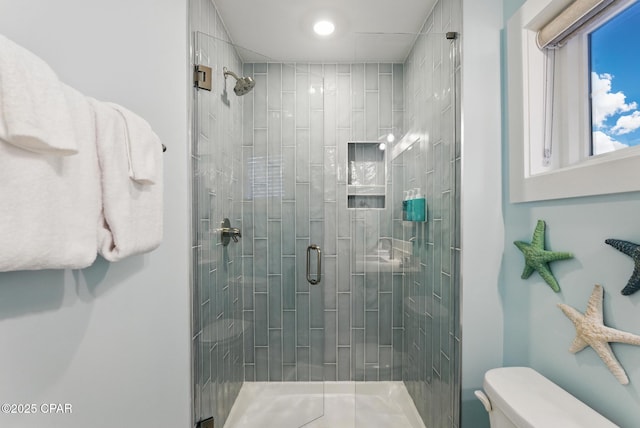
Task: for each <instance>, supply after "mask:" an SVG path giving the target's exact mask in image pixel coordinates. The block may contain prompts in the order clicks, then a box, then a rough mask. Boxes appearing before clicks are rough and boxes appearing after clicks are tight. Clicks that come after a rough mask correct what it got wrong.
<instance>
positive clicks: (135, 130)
mask: <svg viewBox="0 0 640 428" xmlns="http://www.w3.org/2000/svg"><path fill="white" fill-rule="evenodd" d="M108 104H109V105H110V106H111V107H113V108H114V109H116V110H117V111H118V113H120V114H121V115H122V117H123V118H124V121H125V127H126V130H127V138H126V140H125V142H126V145H127V154H128V155H129V159H128V160H129V177H130V178H131V179H133V180H135V181H137V182H138V183H142V184H154V183H156V181H157V180H158V172H159V171H158V166H159V162H158V153H159V151H161V150H162V149H161V148H162V143H161V142H160V138H159V137H158V136H157V135H156V133H155V132H153V129H151V125H149V123H148V122H147V121H146V120H144V119H143V118H141V117H140V116H138V115H137V114H135V113H132V112H131V111H129V110H127V109H126V108H124V107H122V106H121V105H118V104H114V103H108Z"/></svg>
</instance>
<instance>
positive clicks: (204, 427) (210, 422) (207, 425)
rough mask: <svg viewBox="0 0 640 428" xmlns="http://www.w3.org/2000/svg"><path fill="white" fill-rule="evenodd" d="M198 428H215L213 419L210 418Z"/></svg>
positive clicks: (198, 425) (203, 421)
mask: <svg viewBox="0 0 640 428" xmlns="http://www.w3.org/2000/svg"><path fill="white" fill-rule="evenodd" d="M196 428H214V427H213V418H208V419H205V420H202V421H200V422H198V424H197V425H196Z"/></svg>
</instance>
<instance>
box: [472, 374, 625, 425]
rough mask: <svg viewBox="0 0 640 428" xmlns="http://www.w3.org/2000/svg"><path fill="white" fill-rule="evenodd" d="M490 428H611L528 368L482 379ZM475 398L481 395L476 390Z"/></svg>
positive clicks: (568, 395)
mask: <svg viewBox="0 0 640 428" xmlns="http://www.w3.org/2000/svg"><path fill="white" fill-rule="evenodd" d="M484 391H485V393H486V396H488V398H489V400H488V401H489V403H490V404H489V403H485V408H487V410H488V411H489V409H490V411H489V419H490V420H491V428H514V427H515V428H613V427H617V426H618V425H616V424H614V423H613V422H611V421H610V420H608V419H606V418H605V417H604V416H602V415H601V414H599V413H598V412H596V411H595V410H593V409H592V408H590V407H589V406H587V405H586V404H584V403H583V402H582V401H580V400H578V399H577V398H575V397H574V396H573V395H571V394H569V393H568V392H567V391H565V390H564V389H562V388H560V387H559V386H558V385H556V384H555V383H553V382H551V381H550V380H549V379H547V378H546V377H544V376H542V375H541V374H540V373H538V372H537V371H535V370H533V369H531V368H528V367H502V368H497V369H492V370H489V371H488V372H487V373H486V374H485V376H484ZM476 395H478V398H480V399H481V400H482V401H483V402H484V400H483V399H482V397H481V396H482V395H483V394H482V393H481V392H480V391H478V394H476Z"/></svg>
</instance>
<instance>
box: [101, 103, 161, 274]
mask: <svg viewBox="0 0 640 428" xmlns="http://www.w3.org/2000/svg"><path fill="white" fill-rule="evenodd" d="M90 102H91V105H92V107H93V108H94V111H95V115H96V145H97V148H98V159H99V164H100V171H101V182H102V216H103V219H102V220H103V221H102V222H101V227H100V228H99V230H98V252H99V253H100V254H101V255H102V256H103V257H104V258H105V259H107V260H109V261H112V262H115V261H118V260H121V259H123V258H124V257H128V256H131V255H134V254H139V253H144V252H147V251H151V250H153V249H155V248H156V247H158V245H160V242H161V241H162V150H161V147H160V146H159V145H158V146H157V150H155V151H152V152H151V153H149V156H150V157H151V159H152V161H153V162H154V163H155V168H156V171H157V174H156V177H154V179H155V184H153V185H149V184H141V183H139V182H136V181H134V180H133V179H131V178H130V177H129V152H128V148H127V138H128V131H127V128H126V124H125V121H124V119H123V116H122V115H121V114H120V113H119V112H118V111H116V110H115V109H114V108H113V107H111V106H110V105H108V104H106V103H102V102H99V101H96V100H94V99H90ZM130 143H131V144H134V143H135V142H133V141H131V142H130Z"/></svg>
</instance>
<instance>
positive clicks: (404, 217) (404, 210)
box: [402, 190, 409, 221]
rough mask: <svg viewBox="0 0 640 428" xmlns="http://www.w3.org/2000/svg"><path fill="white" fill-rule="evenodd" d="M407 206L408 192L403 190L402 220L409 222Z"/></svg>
mask: <svg viewBox="0 0 640 428" xmlns="http://www.w3.org/2000/svg"><path fill="white" fill-rule="evenodd" d="M408 205H409V192H408V191H406V190H405V191H404V197H403V199H402V220H403V221H407V220H409V217H408Z"/></svg>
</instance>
